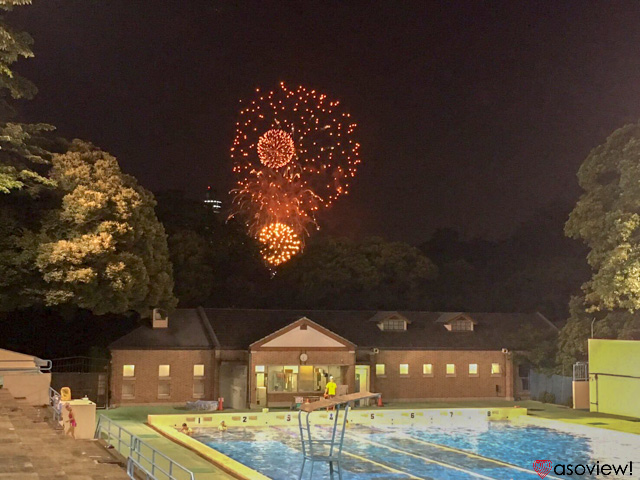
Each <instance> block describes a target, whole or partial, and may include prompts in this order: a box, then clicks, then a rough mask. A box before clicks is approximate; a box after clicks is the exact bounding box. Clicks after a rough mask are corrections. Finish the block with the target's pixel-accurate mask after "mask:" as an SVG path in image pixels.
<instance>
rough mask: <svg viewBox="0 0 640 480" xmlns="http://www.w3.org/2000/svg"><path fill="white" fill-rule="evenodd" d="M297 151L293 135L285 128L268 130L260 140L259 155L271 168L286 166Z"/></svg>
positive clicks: (263, 162) (264, 163)
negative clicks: (284, 129)
mask: <svg viewBox="0 0 640 480" xmlns="http://www.w3.org/2000/svg"><path fill="white" fill-rule="evenodd" d="M295 153H296V147H295V145H294V143H293V139H292V138H291V135H289V134H288V133H287V132H285V131H283V130H278V129H275V128H274V129H272V130H268V131H267V132H266V133H265V134H264V135H262V136H261V137H260V139H259V140H258V157H259V158H260V161H261V162H262V164H263V165H265V166H267V167H269V168H274V169H276V168H280V167H284V166H285V165H286V164H287V163H289V162H290V161H291V159H292V158H293V155H294V154H295Z"/></svg>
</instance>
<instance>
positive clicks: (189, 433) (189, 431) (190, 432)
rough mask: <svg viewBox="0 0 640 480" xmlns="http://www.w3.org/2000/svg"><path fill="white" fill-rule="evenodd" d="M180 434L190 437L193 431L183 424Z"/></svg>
mask: <svg viewBox="0 0 640 480" xmlns="http://www.w3.org/2000/svg"><path fill="white" fill-rule="evenodd" d="M180 433H184V434H185V435H189V436H191V435H192V434H193V430H191V428H189V426H188V425H187V424H186V423H183V424H182V430H180Z"/></svg>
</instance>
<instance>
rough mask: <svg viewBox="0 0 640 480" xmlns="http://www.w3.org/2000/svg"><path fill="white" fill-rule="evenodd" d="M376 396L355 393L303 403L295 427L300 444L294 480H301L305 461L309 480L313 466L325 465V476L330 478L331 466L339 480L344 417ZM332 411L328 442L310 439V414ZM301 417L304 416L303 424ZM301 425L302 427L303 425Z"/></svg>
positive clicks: (375, 394) (344, 425) (376, 394)
mask: <svg viewBox="0 0 640 480" xmlns="http://www.w3.org/2000/svg"><path fill="white" fill-rule="evenodd" d="M379 396H380V394H379V393H371V392H359V393H351V394H349V395H340V396H336V397H333V398H327V399H323V400H319V401H317V402H313V403H303V404H302V405H300V409H299V411H298V427H299V428H300V442H301V444H302V467H301V468H300V475H299V476H298V480H302V475H303V474H304V467H305V464H306V463H307V460H308V461H309V462H311V473H310V475H309V478H310V479H313V465H314V463H316V462H321V463H328V464H329V472H330V473H331V474H332V475H333V465H334V464H335V465H336V467H337V469H338V478H339V479H340V480H342V468H341V466H340V462H341V460H342V446H343V444H344V431H345V428H346V426H347V416H348V415H349V409H350V408H351V407H352V405H353V402H356V401H358V400H365V399H367V398H375V397H379ZM329 408H332V409H333V411H332V414H333V426H332V429H331V438H330V439H328V440H327V439H317V438H316V439H314V438H313V436H312V435H311V422H310V417H311V414H312V413H313V412H315V411H318V410H322V409H327V410H328V409H329ZM340 409H342V410H343V413H342V422H341V425H340V426H339V422H338V418H339V417H340ZM303 414H305V418H304V422H303V419H302V417H303ZM303 423H304V424H303Z"/></svg>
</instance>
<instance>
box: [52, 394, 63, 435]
mask: <svg viewBox="0 0 640 480" xmlns="http://www.w3.org/2000/svg"><path fill="white" fill-rule="evenodd" d="M61 398H62V397H61V396H60V393H59V392H57V391H55V390H54V389H53V388H51V387H49V410H51V418H52V419H53V422H54V424H55V426H59V425H60V420H62V401H61V400H60V399H61Z"/></svg>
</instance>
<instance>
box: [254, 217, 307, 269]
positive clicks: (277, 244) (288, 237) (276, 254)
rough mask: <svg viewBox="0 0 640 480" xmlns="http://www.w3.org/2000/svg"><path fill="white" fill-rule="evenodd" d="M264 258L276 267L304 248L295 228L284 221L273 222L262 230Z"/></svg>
mask: <svg viewBox="0 0 640 480" xmlns="http://www.w3.org/2000/svg"><path fill="white" fill-rule="evenodd" d="M258 241H259V242H260V243H261V244H262V247H261V249H260V252H261V253H262V258H264V260H265V261H266V262H267V263H268V264H269V265H272V266H274V267H277V266H278V265H280V264H282V263H284V262H286V261H288V260H290V259H291V257H293V256H294V255H295V254H296V253H298V252H299V251H300V249H301V248H302V242H301V241H300V238H299V237H298V235H296V234H295V232H294V231H293V228H291V227H290V226H289V225H285V224H284V223H271V224H269V225H266V226H265V227H263V228H262V230H260V233H259V234H258Z"/></svg>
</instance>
